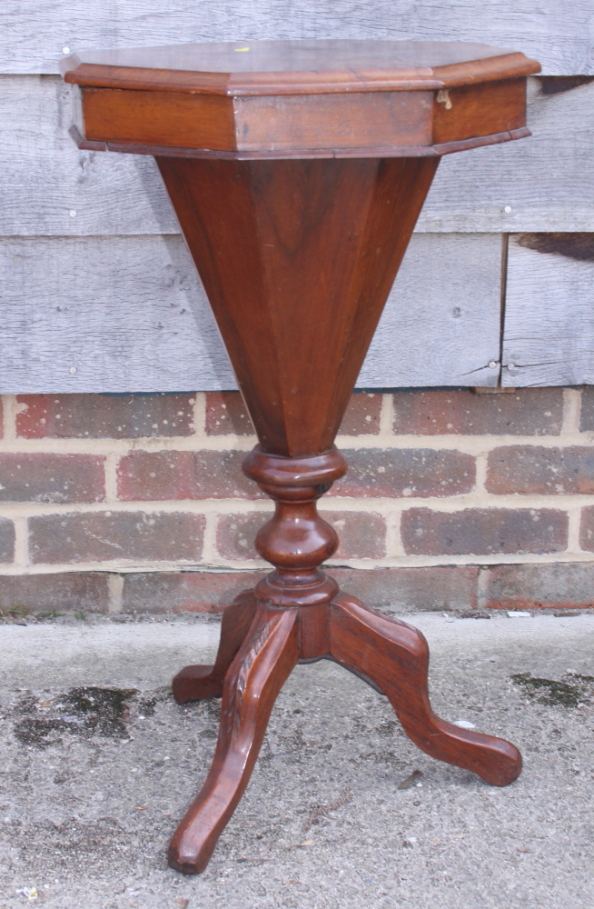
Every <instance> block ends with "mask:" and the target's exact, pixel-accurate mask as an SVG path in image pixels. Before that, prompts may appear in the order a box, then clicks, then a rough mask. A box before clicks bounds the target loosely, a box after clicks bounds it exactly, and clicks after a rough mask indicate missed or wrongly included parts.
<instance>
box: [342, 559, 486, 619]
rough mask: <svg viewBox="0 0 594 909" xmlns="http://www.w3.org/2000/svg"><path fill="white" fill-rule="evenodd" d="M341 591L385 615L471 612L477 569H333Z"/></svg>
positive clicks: (474, 597) (466, 566)
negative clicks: (438, 610)
mask: <svg viewBox="0 0 594 909" xmlns="http://www.w3.org/2000/svg"><path fill="white" fill-rule="evenodd" d="M329 574H331V575H332V577H333V578H335V579H336V580H337V581H338V583H339V584H340V587H341V589H342V590H344V591H345V592H346V593H351V594H353V595H354V596H356V597H358V598H359V599H360V600H362V601H363V602H364V603H365V604H366V605H368V606H372V607H374V608H376V609H378V608H379V609H385V610H386V611H387V612H400V613H402V612H419V611H421V612H424V611H431V610H434V609H474V608H475V607H476V605H477V602H476V588H477V579H478V568H476V567H475V566H474V565H464V566H460V565H455V566H454V565H452V566H451V567H437V568H436V567H427V568H425V567H423V568H375V569H373V570H372V571H361V569H359V568H332V569H330V571H329Z"/></svg>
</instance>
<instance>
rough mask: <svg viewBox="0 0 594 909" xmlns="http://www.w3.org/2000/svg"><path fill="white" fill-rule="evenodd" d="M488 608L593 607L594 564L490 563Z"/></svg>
mask: <svg viewBox="0 0 594 909" xmlns="http://www.w3.org/2000/svg"><path fill="white" fill-rule="evenodd" d="M483 570H486V571H488V586H487V597H486V602H485V606H487V607H488V608H489V609H585V608H587V607H591V606H594V564H592V563H583V562H581V563H579V562H578V563H575V562H574V563H573V564H571V563H565V562H558V563H556V564H552V565H494V566H493V568H489V569H483Z"/></svg>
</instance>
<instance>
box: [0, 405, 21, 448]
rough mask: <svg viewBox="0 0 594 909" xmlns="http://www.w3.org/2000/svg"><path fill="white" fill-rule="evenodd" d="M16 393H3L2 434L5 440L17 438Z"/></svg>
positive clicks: (9, 440)
mask: <svg viewBox="0 0 594 909" xmlns="http://www.w3.org/2000/svg"><path fill="white" fill-rule="evenodd" d="M17 406H18V402H17V399H16V395H2V435H3V438H4V440H5V441H7V442H12V441H14V440H16V437H17V434H16V408H17Z"/></svg>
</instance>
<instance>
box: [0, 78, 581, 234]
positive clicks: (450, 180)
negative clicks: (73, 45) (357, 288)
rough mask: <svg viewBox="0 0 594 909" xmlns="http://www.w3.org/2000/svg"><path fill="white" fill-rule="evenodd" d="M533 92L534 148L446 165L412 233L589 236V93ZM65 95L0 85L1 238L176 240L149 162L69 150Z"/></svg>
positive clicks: (457, 158)
mask: <svg viewBox="0 0 594 909" xmlns="http://www.w3.org/2000/svg"><path fill="white" fill-rule="evenodd" d="M562 84H566V83H562ZM570 84H573V83H570ZM530 85H531V99H532V100H531V104H530V106H529V114H528V117H529V123H530V125H531V128H532V130H533V133H534V135H533V137H532V138H529V139H522V140H521V141H519V142H508V143H505V144H503V145H495V146H490V147H487V148H481V149H475V150H474V151H470V152H465V153H464V154H457V155H449V156H446V157H445V158H444V159H443V161H442V162H441V164H440V167H439V170H438V172H437V176H436V178H435V182H434V185H433V187H432V189H431V191H430V193H429V197H428V199H427V202H426V205H425V208H424V210H423V213H422V215H421V218H420V221H419V225H418V228H417V229H418V230H419V231H424V232H430V233H438V232H449V231H458V232H460V231H467V232H470V233H478V232H486V233H489V232H498V231H502V232H506V231H510V232H518V231H543V230H557V231H584V230H594V206H593V205H592V199H594V156H593V155H592V148H593V147H594V83H592V84H588V85H581V86H579V87H576V88H573V89H572V90H570V91H564V92H558V93H556V94H545V93H544V92H543V91H542V87H543V83H542V80H538V79H534V80H530ZM544 88H545V91H550V90H551V88H559V82H558V81H556V82H554V83H553V84H551V82H550V81H545V83H544ZM69 91H70V88H68V87H66V86H64V85H63V84H62V83H61V81H60V80H59V79H58V78H57V77H55V76H43V77H39V76H4V77H0V122H2V123H3V124H4V130H3V141H2V143H0V172H1V173H2V175H3V176H2V180H1V181H0V235H3V236H39V235H46V236H52V235H54V236H87V235H98V236H102V235H103V236H110V235H116V234H117V235H137V234H154V233H177V232H178V225H177V221H176V219H175V215H174V213H173V209H172V207H171V204H170V203H169V200H168V198H167V196H166V193H165V190H164V188H163V185H162V182H161V178H160V176H159V174H158V172H157V169H156V166H155V164H154V161H153V160H152V158H148V157H145V156H142V155H119V154H118V155H116V154H108V153H102V152H79V151H78V150H77V149H76V146H75V145H74V143H73V142H72V140H71V138H70V137H69V135H68V127H69V125H70V122H71V117H70V105H69V102H68V100H67V96H68V92H69ZM551 161H554V162H555V166H554V167H552V166H551ZM506 206H508V207H511V212H506V211H505V208H506ZM70 212H75V213H76V214H75V215H74V216H71V215H70Z"/></svg>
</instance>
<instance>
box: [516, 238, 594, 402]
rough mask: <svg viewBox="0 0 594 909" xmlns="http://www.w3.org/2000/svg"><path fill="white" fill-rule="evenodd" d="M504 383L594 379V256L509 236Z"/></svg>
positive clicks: (566, 382)
mask: <svg viewBox="0 0 594 909" xmlns="http://www.w3.org/2000/svg"><path fill="white" fill-rule="evenodd" d="M503 363H504V368H503V370H502V384H503V385H506V386H517V387H524V386H532V385H581V384H589V385H592V384H594V261H578V260H576V259H571V258H568V257H567V256H563V255H559V254H552V253H542V252H536V251H535V250H534V249H527V248H524V247H522V246H519V245H518V243H517V240H516V238H510V244H509V258H508V278H507V300H506V316H505V332H504V340H503Z"/></svg>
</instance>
